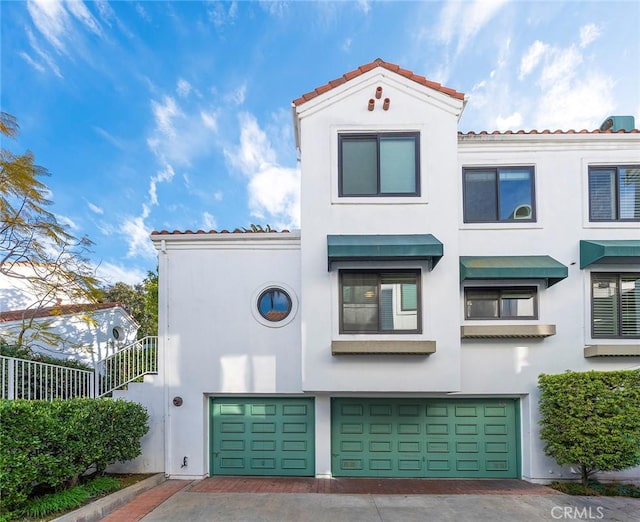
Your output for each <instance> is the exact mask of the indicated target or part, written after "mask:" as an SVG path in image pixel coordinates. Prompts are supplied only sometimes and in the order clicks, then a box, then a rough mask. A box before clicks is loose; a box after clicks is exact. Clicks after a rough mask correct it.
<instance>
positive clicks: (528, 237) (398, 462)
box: [136, 60, 640, 481]
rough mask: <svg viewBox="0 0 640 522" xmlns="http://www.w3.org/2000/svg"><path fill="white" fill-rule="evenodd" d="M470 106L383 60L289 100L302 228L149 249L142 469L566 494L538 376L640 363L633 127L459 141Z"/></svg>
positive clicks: (167, 238) (191, 239) (638, 150)
mask: <svg viewBox="0 0 640 522" xmlns="http://www.w3.org/2000/svg"><path fill="white" fill-rule="evenodd" d="M464 105H465V98H464V95H463V94H461V93H459V92H457V91H454V90H452V89H448V88H445V87H443V86H441V85H439V84H437V83H434V82H430V81H428V80H426V79H425V78H424V77H422V76H418V75H415V74H413V73H412V72H410V71H406V70H404V69H401V68H399V67H398V66H395V65H393V64H389V63H386V62H383V61H381V60H376V61H374V62H372V63H370V64H367V65H365V66H362V67H360V68H358V69H356V70H354V71H352V72H350V73H347V74H345V75H344V76H343V77H341V78H338V79H337V80H334V81H332V82H330V83H328V84H327V85H324V86H321V87H319V88H317V89H316V90H314V91H312V92H310V93H308V94H306V95H304V96H302V97H301V98H299V99H297V100H295V101H294V102H293V115H294V125H295V133H296V145H297V147H298V148H299V151H300V163H301V179H302V187H301V223H302V226H301V229H302V231H301V232H298V231H292V232H288V231H283V232H279V233H216V232H213V231H212V232H208V233H206V232H201V231H200V232H190V231H185V232H166V231H162V232H154V233H153V234H152V236H151V239H152V241H153V243H154V245H155V247H156V248H157V250H158V252H159V351H160V360H159V367H160V372H159V375H158V376H156V378H155V379H154V380H153V382H152V383H150V384H149V387H148V388H147V392H143V389H144V388H139V390H138V391H137V392H136V393H137V397H138V400H140V401H141V402H145V403H146V404H147V405H148V407H149V409H150V411H151V415H152V422H154V426H155V427H156V428H155V429H156V430H160V431H156V435H155V439H154V441H153V443H148V444H147V445H146V446H145V450H144V451H145V455H146V456H147V460H146V461H145V462H147V464H144V463H143V461H144V458H145V457H144V455H143V457H142V458H141V459H140V460H139V462H140V463H142V464H140V466H139V469H140V470H151V469H150V466H153V465H155V466H156V467H157V466H158V463H157V459H156V462H155V464H149V462H151V460H150V459H149V455H156V456H157V455H159V454H163V455H164V471H165V473H166V474H167V475H168V476H170V477H172V478H199V477H203V476H207V475H216V474H222V475H232V474H239V475H307V476H324V477H327V476H361V477H380V476H384V477H443V478H445V477H471V478H476V477H477V478H480V477H482V478H485V477H486V478H494V477H495V478H506V477H512V478H524V479H526V480H532V481H537V480H540V481H548V480H552V479H560V478H572V477H575V475H574V474H573V472H572V470H571V469H570V468H566V467H560V466H558V465H556V464H555V463H554V462H553V460H552V459H550V458H548V457H546V456H545V455H544V451H543V443H542V442H541V441H540V438H539V428H538V420H539V413H538V408H537V402H538V388H537V379H538V376H539V375H540V374H541V373H547V374H555V373H561V372H564V371H565V370H568V369H571V370H575V371H585V370H593V369H595V370H615V369H626V368H632V367H635V368H638V367H639V366H640V131H638V130H635V129H634V130H631V129H627V130H624V131H620V132H613V131H617V126H618V125H620V122H621V120H620V119H618V118H614V119H613V129H612V130H607V131H604V130H603V131H599V130H598V131H593V132H587V131H580V132H575V131H557V132H549V131H531V132H506V133H498V132H495V133H486V132H482V133H467V134H460V133H459V132H458V130H457V124H458V120H459V118H460V116H461V114H462V111H463V109H464ZM622 121H623V125H628V122H625V121H624V120H622ZM632 127H633V124H631V128H632ZM146 385H147V383H145V384H144V385H142V386H143V387H144V386H146ZM161 389H162V390H163V392H162V393H160V390H161ZM161 430H163V431H161ZM159 433H160V434H163V439H164V440H160V439H161V438H162V437H160V436H158V434H159ZM151 471H159V470H156V469H153V470H151ZM609 476H617V477H622V476H626V477H629V476H631V477H633V478H636V479H638V478H640V470H638V469H636V470H632V471H630V472H627V473H626V474H617V475H609Z"/></svg>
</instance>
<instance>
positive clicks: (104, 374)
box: [96, 337, 158, 397]
mask: <svg viewBox="0 0 640 522" xmlns="http://www.w3.org/2000/svg"><path fill="white" fill-rule="evenodd" d="M157 372H158V338H157V337H145V338H143V339H140V340H139V341H136V342H135V343H134V344H131V345H129V346H127V347H125V348H123V349H122V350H120V351H118V352H116V353H114V354H113V355H110V356H109V357H106V358H104V359H102V360H101V361H98V363H97V364H96V397H102V396H103V395H107V394H109V393H111V392H112V391H113V390H117V389H118V388H121V387H122V386H124V385H125V384H128V383H130V382H132V381H136V380H138V379H140V378H141V377H142V376H143V375H146V374H149V373H157Z"/></svg>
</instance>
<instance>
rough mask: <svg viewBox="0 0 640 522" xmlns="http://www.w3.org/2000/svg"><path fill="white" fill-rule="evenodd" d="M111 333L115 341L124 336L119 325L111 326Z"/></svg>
mask: <svg viewBox="0 0 640 522" xmlns="http://www.w3.org/2000/svg"><path fill="white" fill-rule="evenodd" d="M111 335H113V338H114V339H115V340H116V341H118V340H120V338H121V337H124V334H123V332H122V328H120V327H119V326H116V327H115V328H113V330H111Z"/></svg>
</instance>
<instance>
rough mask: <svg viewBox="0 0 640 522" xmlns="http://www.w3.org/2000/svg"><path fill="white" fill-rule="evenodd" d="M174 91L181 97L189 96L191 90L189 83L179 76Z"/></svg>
mask: <svg viewBox="0 0 640 522" xmlns="http://www.w3.org/2000/svg"><path fill="white" fill-rule="evenodd" d="M176 92H177V93H178V96H180V97H181V98H186V97H187V96H189V93H190V92H191V84H190V83H189V82H188V81H187V80H185V79H183V78H180V79H179V80H178V86H177V87H176Z"/></svg>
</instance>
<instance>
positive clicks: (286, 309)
mask: <svg viewBox="0 0 640 522" xmlns="http://www.w3.org/2000/svg"><path fill="white" fill-rule="evenodd" d="M257 304H258V313H259V314H260V315H261V316H262V317H263V318H264V319H266V320H267V321H270V322H272V323H278V322H280V321H284V320H285V319H286V318H287V317H289V314H290V313H291V309H292V307H293V303H292V301H291V297H290V296H289V294H288V293H287V292H286V291H285V290H284V289H282V288H277V287H269V288H267V289H266V290H264V291H263V292H262V293H261V294H260V296H259V297H258V303H257Z"/></svg>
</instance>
